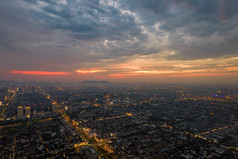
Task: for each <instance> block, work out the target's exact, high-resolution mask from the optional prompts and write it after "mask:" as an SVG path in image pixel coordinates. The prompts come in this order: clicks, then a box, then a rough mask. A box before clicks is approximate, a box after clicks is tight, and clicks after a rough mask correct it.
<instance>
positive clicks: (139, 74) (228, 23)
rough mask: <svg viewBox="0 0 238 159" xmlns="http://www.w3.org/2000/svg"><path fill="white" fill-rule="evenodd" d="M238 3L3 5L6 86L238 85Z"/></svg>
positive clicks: (32, 0) (94, 0) (0, 22)
mask: <svg viewBox="0 0 238 159" xmlns="http://www.w3.org/2000/svg"><path fill="white" fill-rule="evenodd" d="M237 15H238V3H235V1H232V0H231V1H224V0H217V1H212V0H210V1H209V0H206V1H197V0H195V1H177V0H169V1H162V0H153V1H147V0H141V1H135V0H131V1H125V0H117V1H111V0H90V1H70V0H54V1H53V0H19V1H17V0H13V1H11V2H9V1H1V2H0V55H1V58H0V73H1V76H0V80H14V81H57V82H77V81H84V80H107V81H110V82H122V83H123V82H135V83H140V82H141V83H168V82H169V83H174V82H191V83H235V84H237V81H238V53H237V51H238V45H237V44H236V43H237V37H238V30H237V26H238V16H237Z"/></svg>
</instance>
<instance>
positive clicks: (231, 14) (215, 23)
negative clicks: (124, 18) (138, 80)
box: [121, 0, 238, 59]
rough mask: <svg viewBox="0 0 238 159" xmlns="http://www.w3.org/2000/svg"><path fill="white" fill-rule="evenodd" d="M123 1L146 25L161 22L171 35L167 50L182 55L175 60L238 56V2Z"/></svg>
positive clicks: (224, 0)
mask: <svg viewBox="0 0 238 159" xmlns="http://www.w3.org/2000/svg"><path fill="white" fill-rule="evenodd" d="M121 2H123V6H124V7H126V8H128V9H130V10H133V11H134V12H136V13H137V14H138V15H139V16H140V17H141V18H142V21H143V23H144V25H148V26H150V25H154V24H156V23H159V24H160V29H161V30H163V31H166V32H168V34H169V40H168V42H169V45H168V48H170V49H174V50H175V51H177V52H179V55H176V56H173V57H176V58H181V59H187V58H189V59H190V58H207V57H214V56H215V57H216V56H222V55H229V54H231V55H232V54H233V55H234V54H235V53H236V54H237V51H238V46H237V45H236V44H235V43H236V42H235V41H236V38H235V37H238V32H237V26H238V3H237V1H235V0H228V1H227V0H216V1H214V0H201V1H200V0H168V1H163V0H153V1H147V0H140V1H136V0H131V1H124V0H121ZM128 4H129V5H128ZM188 38H189V39H190V40H189V41H188ZM204 39H205V41H206V43H204V42H203V40H204ZM221 48H225V49H221Z"/></svg>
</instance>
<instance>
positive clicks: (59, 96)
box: [0, 81, 238, 159]
mask: <svg viewBox="0 0 238 159" xmlns="http://www.w3.org/2000/svg"><path fill="white" fill-rule="evenodd" d="M237 90H238V89H237V86H235V85H209V86H208V85H196V84H161V85H159V84H117V83H110V82H107V81H85V82H82V83H78V84H61V83H32V82H31V83H24V82H21V83H19V82H10V81H2V82H0V111H1V118H0V158H3V159H4V158H12V159H14V158H16V159H17V158H83V159H88V158H89V159H96V158H106V159H108V158H113V159H114V158H138V159H139V158H152V159H157V158H158V159H160V158H161V159H163V158H186V159H190V158H191V159H192V158H197V159H203V158H220V159H223V158H228V159H235V158H237V157H238V92H237Z"/></svg>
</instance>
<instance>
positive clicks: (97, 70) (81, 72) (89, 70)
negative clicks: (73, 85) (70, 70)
mask: <svg viewBox="0 0 238 159" xmlns="http://www.w3.org/2000/svg"><path fill="white" fill-rule="evenodd" d="M106 71H108V70H100V69H88V70H86V69H82V70H75V72H77V73H80V74H87V73H99V72H106Z"/></svg>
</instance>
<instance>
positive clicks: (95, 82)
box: [82, 81, 111, 84]
mask: <svg viewBox="0 0 238 159" xmlns="http://www.w3.org/2000/svg"><path fill="white" fill-rule="evenodd" d="M82 83H84V84H110V83H111V82H108V81H83V82H82Z"/></svg>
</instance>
